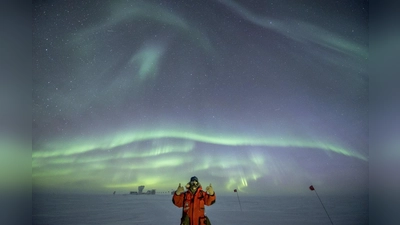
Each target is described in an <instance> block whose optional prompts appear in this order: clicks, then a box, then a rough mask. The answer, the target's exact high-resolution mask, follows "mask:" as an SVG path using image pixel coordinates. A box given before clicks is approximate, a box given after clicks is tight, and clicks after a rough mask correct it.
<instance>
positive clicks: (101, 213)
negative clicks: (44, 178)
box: [32, 194, 368, 225]
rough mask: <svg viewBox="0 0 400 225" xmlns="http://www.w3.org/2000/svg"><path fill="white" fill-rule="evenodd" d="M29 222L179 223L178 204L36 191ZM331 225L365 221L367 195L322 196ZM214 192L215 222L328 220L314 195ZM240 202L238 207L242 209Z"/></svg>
mask: <svg viewBox="0 0 400 225" xmlns="http://www.w3.org/2000/svg"><path fill="white" fill-rule="evenodd" d="M32 197H33V198H32V200H33V210H32V222H33V224H37V225H45V224H46V225H51V224H54V225H72V224H73V225H80V224H110V225H111V224H113V225H124V224H140V225H161V224H176V225H178V224H179V222H180V216H181V213H182V211H181V210H182V209H181V208H177V207H175V206H174V205H173V204H172V201H171V198H172V197H171V195H122V194H116V195H83V194H75V195H66V194H48V195H43V194H40V195H39V194H34V195H33V196H32ZM320 197H321V200H322V202H323V204H324V206H325V208H326V210H327V212H328V214H329V216H330V218H331V220H332V222H333V224H338V225H339V224H340V225H350V224H368V196H340V197H338V196H336V197H323V196H320ZM239 198H240V205H239V201H238V198H237V196H236V195H231V196H218V195H217V201H216V203H215V204H214V205H212V206H209V207H206V213H207V216H208V217H209V218H210V220H211V223H212V224H213V225H244V224H257V225H260V224H274V225H282V224H288V225H301V224H307V225H311V224H315V225H317V224H318V225H323V224H331V222H330V220H329V217H328V215H327V214H326V212H325V210H324V208H323V207H322V205H321V202H320V201H319V199H318V197H317V196H316V195H310V196H307V197H299V196H296V197H289V196H287V197H254V196H245V195H243V196H240V195H239ZM240 206H241V208H240Z"/></svg>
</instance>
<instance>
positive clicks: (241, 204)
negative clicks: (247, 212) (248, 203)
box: [233, 189, 242, 211]
mask: <svg viewBox="0 0 400 225" xmlns="http://www.w3.org/2000/svg"><path fill="white" fill-rule="evenodd" d="M233 192H236V195H237V198H238V202H239V206H240V211H242V204H240V199H239V193H238V191H237V189H235V190H233Z"/></svg>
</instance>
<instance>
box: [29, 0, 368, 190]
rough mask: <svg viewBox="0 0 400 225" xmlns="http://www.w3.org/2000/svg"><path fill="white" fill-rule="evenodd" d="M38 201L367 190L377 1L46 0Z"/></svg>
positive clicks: (35, 144)
mask: <svg viewBox="0 0 400 225" xmlns="http://www.w3.org/2000/svg"><path fill="white" fill-rule="evenodd" d="M32 25H33V28H32V29H33V88H32V99H33V103H32V105H33V114H32V120H33V122H32V138H33V141H32V185H33V191H34V192H79V193H88V192H90V193H112V192H113V191H117V193H129V191H136V190H137V186H139V185H145V186H146V187H145V190H146V189H157V191H158V192H162V191H170V190H172V189H176V187H177V186H178V184H179V183H186V182H188V181H189V178H190V177H191V176H194V175H195V176H197V177H198V178H199V181H200V183H202V185H203V187H206V186H207V185H208V184H209V183H212V185H213V187H214V190H215V191H216V193H221V194H222V193H232V192H233V189H235V188H237V189H238V190H239V191H240V192H241V193H247V194H262V195H291V194H309V192H310V191H309V189H308V186H309V185H311V184H312V185H314V187H315V189H316V190H318V191H319V192H318V193H320V194H321V193H326V194H346V193H349V194H366V193H368V163H369V157H368V76H367V72H368V67H367V60H368V2H367V1H355V0H354V1H348V0H340V1H305V0H302V1H299V0H291V1H287V0H285V1H282V0H275V1H255V0H248V1H247V0H246V1H239V0H236V1H229V0H204V1H201V0H198V1H190V0H181V1H178V0H173V1H170V0H168V1H167V0H164V1H161V0H146V1H145V0H142V1H139V0H132V1H129V0H126V1H111V0H110V1H70V0H68V1H36V2H35V1H34V5H33V24H32Z"/></svg>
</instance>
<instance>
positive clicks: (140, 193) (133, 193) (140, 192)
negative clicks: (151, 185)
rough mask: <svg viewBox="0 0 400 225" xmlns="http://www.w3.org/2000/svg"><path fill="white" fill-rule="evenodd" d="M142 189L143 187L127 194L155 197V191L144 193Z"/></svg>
mask: <svg viewBox="0 0 400 225" xmlns="http://www.w3.org/2000/svg"><path fill="white" fill-rule="evenodd" d="M143 189H144V185H141V186H139V187H138V191H131V192H129V194H131V195H144V194H147V195H155V194H156V189H151V190H148V191H147V192H146V193H144V192H143Z"/></svg>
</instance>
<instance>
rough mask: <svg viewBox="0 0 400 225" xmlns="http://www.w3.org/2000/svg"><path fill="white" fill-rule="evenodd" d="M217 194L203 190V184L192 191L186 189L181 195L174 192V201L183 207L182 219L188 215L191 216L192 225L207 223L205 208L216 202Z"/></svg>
mask: <svg viewBox="0 0 400 225" xmlns="http://www.w3.org/2000/svg"><path fill="white" fill-rule="evenodd" d="M215 200H216V195H215V193H214V194H213V195H210V194H208V193H207V192H205V191H203V190H202V188H201V186H200V187H198V188H197V190H196V191H195V192H194V193H192V192H191V191H186V192H184V193H182V194H180V195H177V194H176V193H174V195H173V197H172V202H173V203H174V205H176V206H177V207H179V208H182V207H183V212H182V221H183V220H184V218H185V217H186V216H188V217H189V221H190V225H204V224H206V216H205V208H204V206H210V205H212V204H214V203H215Z"/></svg>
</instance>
